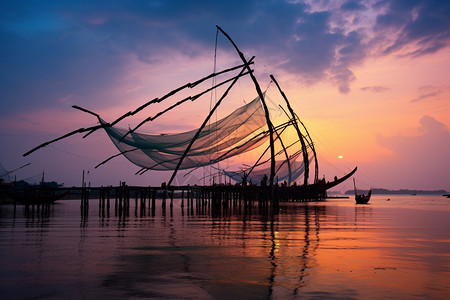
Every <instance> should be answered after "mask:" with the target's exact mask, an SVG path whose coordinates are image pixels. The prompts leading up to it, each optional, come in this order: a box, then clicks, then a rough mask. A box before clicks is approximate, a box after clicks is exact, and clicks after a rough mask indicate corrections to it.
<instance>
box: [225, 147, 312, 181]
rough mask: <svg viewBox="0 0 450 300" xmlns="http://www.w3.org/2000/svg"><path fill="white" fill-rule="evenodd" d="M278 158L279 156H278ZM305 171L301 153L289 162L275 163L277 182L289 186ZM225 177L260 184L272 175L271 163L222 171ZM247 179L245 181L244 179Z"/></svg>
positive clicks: (266, 162) (292, 157) (278, 161)
mask: <svg viewBox="0 0 450 300" xmlns="http://www.w3.org/2000/svg"><path fill="white" fill-rule="evenodd" d="M277 156H278V155H277ZM304 171H305V164H304V162H303V160H302V155H301V151H298V152H297V153H295V154H293V155H291V156H290V157H289V161H288V160H287V159H286V160H276V161H275V181H276V182H284V181H286V183H287V184H290V183H291V182H293V181H295V180H297V179H298V178H299V177H300V176H301V175H302V174H303V173H304ZM220 172H222V173H223V174H224V175H225V176H227V177H229V178H231V179H232V180H234V181H236V182H238V183H241V182H243V181H244V180H245V181H246V182H247V183H249V184H260V183H261V182H262V181H264V177H266V178H267V176H269V174H270V161H269V160H266V161H264V162H261V163H258V164H256V165H255V166H252V167H250V168H244V169H242V170H239V171H227V170H223V169H222V170H220ZM244 178H245V179H244Z"/></svg>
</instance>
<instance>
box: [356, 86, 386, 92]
mask: <svg viewBox="0 0 450 300" xmlns="http://www.w3.org/2000/svg"><path fill="white" fill-rule="evenodd" d="M387 90H389V88H388V87H385V86H381V85H374V86H365V87H362V88H361V91H363V92H366V91H368V92H374V93H382V92H385V91H387Z"/></svg>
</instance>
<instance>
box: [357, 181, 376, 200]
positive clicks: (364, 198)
mask: <svg viewBox="0 0 450 300" xmlns="http://www.w3.org/2000/svg"><path fill="white" fill-rule="evenodd" d="M353 186H354V187H355V201H356V204H367V203H368V202H369V200H370V196H371V195H372V189H370V190H369V192H368V193H367V195H365V194H358V190H357V189H356V183H355V178H353Z"/></svg>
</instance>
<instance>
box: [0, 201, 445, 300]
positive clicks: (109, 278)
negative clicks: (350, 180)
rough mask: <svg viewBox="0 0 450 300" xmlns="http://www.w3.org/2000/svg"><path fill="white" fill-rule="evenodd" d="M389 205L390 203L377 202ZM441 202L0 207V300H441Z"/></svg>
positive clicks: (63, 203) (73, 203)
mask: <svg viewBox="0 0 450 300" xmlns="http://www.w3.org/2000/svg"><path fill="white" fill-rule="evenodd" d="M388 198H390V201H387V199H388ZM449 228H450V199H447V198H444V197H442V196H420V195H417V196H380V195H375V196H372V199H371V204H370V205H355V204H354V202H353V199H335V200H328V201H326V202H320V203H295V204H282V205H281V206H280V210H279V211H278V212H277V213H270V212H267V211H262V210H260V209H258V208H257V207H255V208H253V209H252V210H251V211H249V210H247V211H244V210H243V208H242V207H241V209H240V210H239V207H236V208H233V209H232V210H230V211H228V212H225V213H224V212H222V213H220V214H217V213H214V214H212V213H211V212H210V211H206V212H199V211H197V210H196V208H195V207H193V208H189V209H188V208H187V207H184V209H181V207H180V200H175V201H174V207H173V210H172V211H171V210H170V206H169V205H167V207H166V209H165V210H163V209H162V208H161V205H160V203H157V208H156V210H155V215H154V216H152V214H151V211H149V210H148V208H147V209H146V210H145V211H144V212H142V214H141V211H140V210H135V209H134V201H132V207H131V208H130V212H129V215H128V216H125V217H118V216H115V212H114V207H113V205H112V207H111V210H110V215H109V216H108V215H107V214H105V216H104V217H102V216H99V207H98V202H96V201H95V200H92V201H91V205H90V209H89V215H88V216H81V214H80V202H79V201H75V200H66V201H59V202H58V203H57V204H55V205H54V206H52V207H51V210H50V211H49V212H48V214H42V212H39V213H38V212H36V211H34V212H30V211H25V208H24V207H23V206H17V208H16V211H15V213H14V207H13V206H11V205H1V206H0V270H1V275H0V298H2V299H30V298H32V299H62V298H64V299H123V298H128V299H148V298H153V299H161V298H163V299H164V298H171V299H380V298H384V299H386V298H392V299H449V298H450V233H449Z"/></svg>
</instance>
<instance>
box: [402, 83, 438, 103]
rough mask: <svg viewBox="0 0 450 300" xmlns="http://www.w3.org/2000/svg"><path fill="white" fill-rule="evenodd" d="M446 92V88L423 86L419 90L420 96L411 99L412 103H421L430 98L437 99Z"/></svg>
mask: <svg viewBox="0 0 450 300" xmlns="http://www.w3.org/2000/svg"><path fill="white" fill-rule="evenodd" d="M445 90H446V89H445V88H444V87H436V86H422V87H420V88H419V89H418V93H419V96H417V97H416V98H414V99H411V100H410V102H419V101H423V100H426V99H430V98H431V99H432V98H436V97H438V96H439V95H441V94H443V93H444V92H445Z"/></svg>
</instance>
